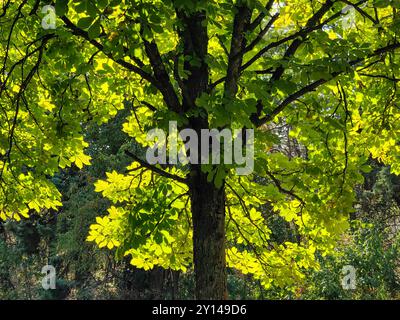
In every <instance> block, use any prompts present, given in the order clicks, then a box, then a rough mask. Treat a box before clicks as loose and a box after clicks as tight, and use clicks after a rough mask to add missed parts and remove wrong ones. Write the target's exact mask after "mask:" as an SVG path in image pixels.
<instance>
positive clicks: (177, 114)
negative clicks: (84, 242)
mask: <svg viewBox="0 0 400 320" xmlns="http://www.w3.org/2000/svg"><path fill="white" fill-rule="evenodd" d="M45 4H47V3H44V1H39V0H36V1H34V0H22V1H19V2H14V1H10V0H2V2H1V8H0V30H1V33H0V46H1V51H0V61H1V63H0V68H1V70H0V111H1V112H0V130H1V131H0V132H1V134H0V187H1V188H0V217H1V219H3V220H7V219H15V220H19V219H20V218H21V217H25V218H26V217H28V216H29V215H30V214H31V213H33V212H37V213H40V214H46V213H47V212H48V211H49V210H50V209H57V208H58V207H59V206H60V205H61V202H60V200H61V194H60V192H59V191H58V190H57V188H56V187H55V185H54V183H53V182H52V180H51V177H52V176H53V175H54V174H55V173H56V172H58V171H59V170H60V168H61V169H62V168H66V167H69V166H73V165H74V166H76V167H78V168H82V167H83V166H84V165H90V161H91V157H90V155H89V154H87V153H85V149H86V148H87V147H88V144H87V143H86V142H85V141H84V138H83V132H82V125H83V124H85V123H88V122H96V123H98V124H101V123H105V122H107V121H113V117H114V116H115V115H116V114H117V112H118V111H119V110H122V109H124V108H129V111H130V115H129V116H128V117H127V118H126V121H125V123H124V124H123V127H122V128H121V130H123V131H124V132H125V133H127V134H128V135H129V136H130V137H131V138H132V143H131V146H126V150H125V152H126V154H127V155H128V156H130V157H131V158H132V163H131V164H130V165H129V166H128V167H126V169H125V170H123V171H121V172H117V171H112V172H108V173H107V176H106V178H105V179H102V180H98V181H97V182H95V188H96V191H97V192H100V193H101V194H102V195H103V197H105V198H107V199H109V200H110V201H111V202H112V205H111V206H110V207H109V209H108V211H107V212H99V216H98V217H97V218H96V222H94V223H93V225H92V226H91V228H90V232H89V235H88V240H89V241H94V242H95V243H96V244H97V245H98V246H99V247H100V248H103V247H107V248H108V249H110V250H114V249H116V255H117V257H119V258H122V257H124V256H129V257H130V259H131V263H132V264H133V265H134V266H137V267H139V268H143V269H145V270H148V269H151V268H153V267H155V266H161V267H163V268H168V269H173V270H181V271H186V270H188V269H190V268H192V267H193V264H195V265H196V261H194V260H196V256H197V257H198V256H199V255H200V254H201V252H197V253H196V249H195V250H194V246H193V241H194V240H195V239H193V238H195V235H194V233H195V234H197V233H196V225H198V221H197V220H196V219H195V217H194V215H195V214H194V212H195V211H194V210H195V209H193V201H196V199H198V198H196V194H197V193H198V189H196V187H195V186H194V184H195V183H196V181H197V180H193V179H192V177H193V174H194V173H193V172H197V171H196V170H199V172H201V173H202V174H204V175H205V177H206V178H207V181H208V183H210V184H213V185H214V186H215V190H217V191H216V192H218V190H223V193H221V194H223V196H222V197H223V212H224V216H223V220H224V223H223V224H224V232H225V233H224V234H223V235H222V237H223V239H224V240H223V242H224V243H223V245H222V247H221V248H223V251H224V255H225V259H226V265H227V266H228V267H229V268H233V269H236V270H238V271H240V272H241V273H243V274H247V273H249V274H251V275H253V277H254V278H255V279H258V280H260V281H261V283H262V285H263V286H264V287H265V288H268V287H270V286H271V285H274V286H281V287H294V285H295V284H298V283H299V282H301V281H303V280H304V278H305V272H306V270H307V269H309V268H318V263H317V260H316V259H315V255H316V254H322V255H326V254H328V253H329V252H332V250H333V249H334V247H335V243H336V241H337V239H338V237H340V236H341V235H342V233H343V232H344V231H345V230H346V228H348V226H349V223H348V221H349V216H350V214H352V212H354V210H355V208H354V202H355V188H354V187H355V186H356V185H359V184H362V183H363V179H364V178H363V173H365V172H369V170H370V163H369V160H370V159H377V160H378V161H380V162H381V163H383V164H385V165H388V166H390V170H391V172H392V173H394V174H399V173H400V166H399V164H400V162H399V160H398V159H399V158H398V157H399V156H400V147H399V145H398V141H399V138H400V125H399V121H398V120H399V116H400V108H399V104H398V103H399V101H398V99H399V95H398V92H397V83H398V82H399V79H400V78H399V77H400V75H399V74H398V73H399V71H398V69H399V58H398V55H397V52H396V51H397V50H398V49H399V48H400V43H399V42H398V39H397V37H398V36H397V34H398V32H399V30H400V13H399V9H400V4H399V3H398V2H397V1H390V0H375V1H367V0H364V1H363V0H361V1H357V2H352V1H347V0H321V1H308V0H296V1H274V0H260V1H258V0H237V1H234V2H232V1H225V0H224V1H212V0H208V1H192V0H166V1H157V0H151V1H150V0H141V1H136V0H98V1H91V0H85V1H83V0H74V1H68V0H57V1H55V3H53V4H54V7H55V12H56V18H57V19H56V27H55V29H45V28H43V25H42V21H43V19H46V15H48V14H49V12H44V13H43V12H41V8H42V7H43V6H44V5H45ZM169 121H177V123H178V126H179V128H187V127H188V128H193V129H195V130H199V129H201V128H229V129H244V128H253V129H255V155H254V163H255V167H254V172H253V173H252V174H250V175H247V176H238V175H236V174H235V170H234V169H235V165H224V164H220V165H201V166H199V168H198V169H197V168H194V167H193V166H191V165H168V166H160V165H150V164H148V163H147V162H146V160H145V158H144V157H143V150H145V148H146V147H148V146H149V142H148V141H147V140H146V134H147V132H148V131H149V130H151V129H153V128H161V129H164V130H166V131H168V125H169ZM212 191H213V190H212ZM210 192H211V191H210ZM213 194H214V193H213ZM215 194H216V193H215ZM210 203H211V200H210ZM210 208H211V207H210ZM205 210H206V209H204V208H203V209H201V210H200V211H201V212H204V211H205ZM207 210H208V209H207ZM207 210H206V211H207ZM209 210H210V211H213V210H212V209H209ZM217 211H218V210H217ZM204 214H205V213H204ZM276 217H279V218H280V219H282V220H283V221H284V223H285V224H287V226H288V227H289V228H290V229H291V230H293V231H294V233H295V234H296V237H295V238H293V239H292V241H283V242H282V241H279V240H277V238H276V236H275V235H274V234H273V232H272V231H271V223H272V221H274V219H276ZM216 219H217V218H216ZM196 221H197V222H196ZM206 222H207V221H205V223H206ZM210 223H211V224H212V223H213V222H212V221H211V222H210ZM204 236H205V235H204ZM218 237H220V235H218ZM194 243H196V241H195V242H194ZM208 245H213V243H212V242H209V243H208ZM203 248H204V247H203ZM194 258H195V259H194ZM195 269H196V268H195Z"/></svg>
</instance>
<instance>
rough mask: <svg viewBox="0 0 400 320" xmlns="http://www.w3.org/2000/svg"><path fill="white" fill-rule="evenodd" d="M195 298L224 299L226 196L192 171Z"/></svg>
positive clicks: (199, 173) (222, 190) (196, 171)
mask: <svg viewBox="0 0 400 320" xmlns="http://www.w3.org/2000/svg"><path fill="white" fill-rule="evenodd" d="M191 202H192V215H193V252H194V271H195V276H196V299H213V300H214V299H225V298H226V266H225V194H224V188H223V187H222V188H220V189H217V188H216V187H215V185H214V184H213V182H211V183H210V182H207V174H204V173H202V172H201V171H200V168H199V167H197V168H195V169H194V172H193V176H192V181H191Z"/></svg>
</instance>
